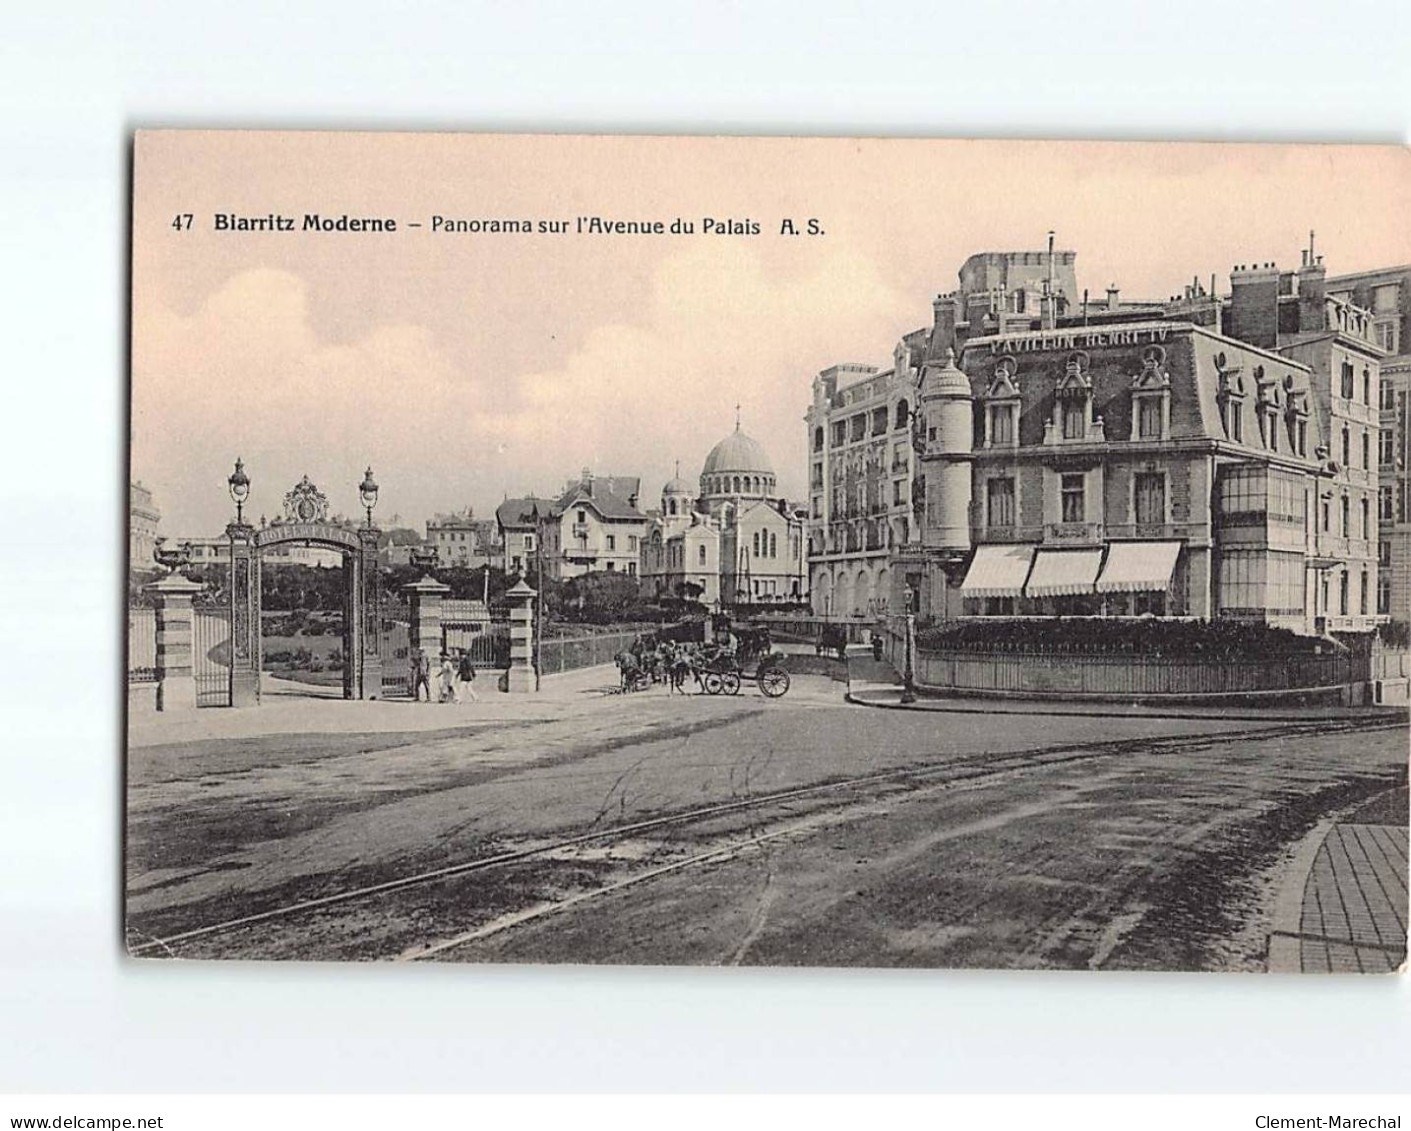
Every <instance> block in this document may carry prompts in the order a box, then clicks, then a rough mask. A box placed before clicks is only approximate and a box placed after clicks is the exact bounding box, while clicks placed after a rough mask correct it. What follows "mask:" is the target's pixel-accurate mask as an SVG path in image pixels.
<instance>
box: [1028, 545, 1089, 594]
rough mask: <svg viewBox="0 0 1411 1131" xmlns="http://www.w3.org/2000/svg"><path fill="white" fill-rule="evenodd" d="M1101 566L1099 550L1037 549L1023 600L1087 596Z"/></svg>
mask: <svg viewBox="0 0 1411 1131" xmlns="http://www.w3.org/2000/svg"><path fill="white" fill-rule="evenodd" d="M1100 565H1102V551H1101V550H1040V551H1039V554H1038V557H1036V558H1035V559H1034V568H1033V570H1032V571H1031V572H1030V574H1029V583H1028V584H1027V585H1026V586H1024V596H1026V597H1068V596H1072V595H1073V594H1075V593H1091V592H1092V591H1093V582H1095V581H1096V580H1097V571H1098V567H1099V566H1100Z"/></svg>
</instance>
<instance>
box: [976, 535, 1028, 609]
mask: <svg viewBox="0 0 1411 1131" xmlns="http://www.w3.org/2000/svg"><path fill="white" fill-rule="evenodd" d="M1033 558H1034V547H1033V546H981V547H980V548H979V549H977V550H976V551H975V556H974V557H973V558H972V559H971V560H970V568H969V569H968V570H966V571H965V580H964V581H962V582H961V583H960V595H961V596H962V597H1018V596H1019V595H1020V594H1021V593H1023V592H1024V579H1025V578H1026V577H1028V576H1029V563H1030V562H1031V561H1033Z"/></svg>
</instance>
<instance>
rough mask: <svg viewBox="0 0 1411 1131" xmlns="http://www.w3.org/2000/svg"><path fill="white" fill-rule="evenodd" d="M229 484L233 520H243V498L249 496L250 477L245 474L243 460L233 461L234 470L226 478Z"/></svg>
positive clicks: (241, 522)
mask: <svg viewBox="0 0 1411 1131" xmlns="http://www.w3.org/2000/svg"><path fill="white" fill-rule="evenodd" d="M226 482H227V483H228V484H229V485H230V497H231V498H232V499H233V500H235V521H236V522H237V523H240V524H242V525H243V524H244V522H245V500H246V499H248V498H249V497H250V477H249V476H248V475H246V474H245V462H244V460H240V459H237V460H236V461H235V471H234V472H233V473H232V474H231V476H230V478H229V479H227V480H226Z"/></svg>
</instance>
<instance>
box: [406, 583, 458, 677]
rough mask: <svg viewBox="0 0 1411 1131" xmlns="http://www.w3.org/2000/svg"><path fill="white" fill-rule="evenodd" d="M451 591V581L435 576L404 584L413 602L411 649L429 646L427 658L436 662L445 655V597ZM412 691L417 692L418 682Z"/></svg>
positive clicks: (408, 599) (415, 649)
mask: <svg viewBox="0 0 1411 1131" xmlns="http://www.w3.org/2000/svg"><path fill="white" fill-rule="evenodd" d="M450 591H451V587H450V586H449V585H442V584H441V583H440V582H439V581H437V580H436V579H435V578H434V577H429V576H428V577H423V578H422V579H421V580H420V581H413V582H412V583H411V584H410V585H403V586H402V592H403V593H405V594H406V595H407V603H408V604H409V605H410V606H411V622H412V623H411V631H410V633H409V636H410V641H409V643H410V652H409V653H408V655H410V656H415V655H416V652H417V649H418V648H424V649H426V658H427V659H428V660H430V661H431V664H432V666H433V667H434V666H435V665H436V661H437V658H438V657H439V656H440V655H441V598H442V597H444V596H445V595H446V594H447V593H449V592H450ZM411 690H412V693H413V694H415V693H416V688H415V686H413V687H412V689H411Z"/></svg>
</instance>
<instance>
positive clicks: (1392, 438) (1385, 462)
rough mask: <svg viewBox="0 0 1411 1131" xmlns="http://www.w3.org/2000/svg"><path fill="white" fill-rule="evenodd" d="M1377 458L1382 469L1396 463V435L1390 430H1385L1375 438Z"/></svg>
mask: <svg viewBox="0 0 1411 1131" xmlns="http://www.w3.org/2000/svg"><path fill="white" fill-rule="evenodd" d="M1377 448H1378V451H1377V456H1378V458H1379V462H1380V463H1381V465H1382V466H1383V467H1390V466H1391V465H1392V464H1393V463H1395V462H1396V433H1394V432H1393V431H1392V430H1391V429H1390V428H1388V429H1386V430H1385V431H1383V432H1382V433H1380V435H1379V436H1378V437H1377Z"/></svg>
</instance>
